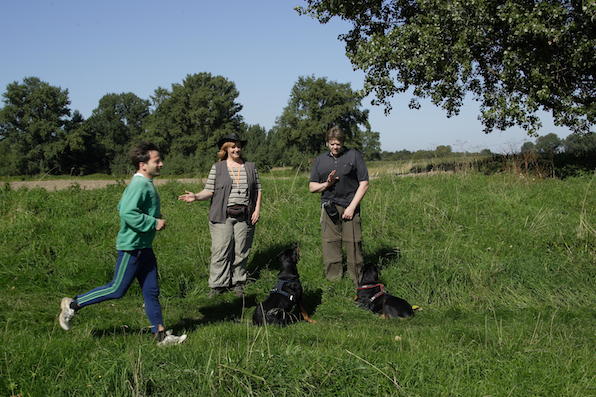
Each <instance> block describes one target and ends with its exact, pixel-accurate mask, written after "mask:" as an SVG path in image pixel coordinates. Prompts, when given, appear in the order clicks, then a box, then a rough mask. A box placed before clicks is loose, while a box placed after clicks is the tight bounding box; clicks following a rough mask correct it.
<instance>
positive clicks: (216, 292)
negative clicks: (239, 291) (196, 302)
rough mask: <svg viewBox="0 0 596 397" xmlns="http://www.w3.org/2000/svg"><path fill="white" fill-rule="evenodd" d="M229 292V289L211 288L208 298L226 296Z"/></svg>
mask: <svg viewBox="0 0 596 397" xmlns="http://www.w3.org/2000/svg"><path fill="white" fill-rule="evenodd" d="M227 290H228V289H227V288H224V287H215V288H211V290H210V291H209V293H208V294H207V296H208V297H209V298H213V297H214V296H217V295H221V294H224V293H225V292H226V291H227Z"/></svg>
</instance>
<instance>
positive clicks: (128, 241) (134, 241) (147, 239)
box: [116, 174, 160, 251]
mask: <svg viewBox="0 0 596 397" xmlns="http://www.w3.org/2000/svg"><path fill="white" fill-rule="evenodd" d="M118 211H119V213H120V231H119V232H118V237H117V238H116V249H117V250H122V251H130V250H136V249H141V248H151V244H152V243H153V238H154V237H155V226H156V224H157V218H158V217H160V206H159V194H157V190H156V189H155V186H153V181H152V180H151V179H149V178H145V177H144V176H142V175H140V174H135V175H134V176H133V177H132V180H131V181H130V183H129V184H128V186H127V187H126V189H125V190H124V193H123V194H122V198H121V199H120V203H118Z"/></svg>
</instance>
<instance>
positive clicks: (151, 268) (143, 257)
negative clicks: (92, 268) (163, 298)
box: [58, 143, 186, 345]
mask: <svg viewBox="0 0 596 397" xmlns="http://www.w3.org/2000/svg"><path fill="white" fill-rule="evenodd" d="M130 157H131V160H132V163H133V164H134V166H135V168H136V169H137V172H136V174H134V176H133V177H132V180H131V181H130V183H129V185H128V186H127V187H126V189H125V190H124V193H123V194H122V198H121V199H120V203H119V204H118V211H119V213H120V231H119V232H118V236H117V238H116V249H117V250H118V259H117V261H116V270H115V271H114V278H113V280H112V281H111V282H109V283H108V284H106V285H104V286H101V287H97V288H94V289H92V290H90V291H88V292H86V293H84V294H81V295H77V296H75V297H74V299H71V298H62V301H61V303H60V309H61V311H60V315H59V316H58V322H59V323H60V326H61V327H62V328H63V329H64V330H66V331H68V330H69V329H70V328H71V320H72V318H73V317H74V316H75V314H76V313H77V311H78V310H80V309H82V308H83V307H85V306H89V305H93V304H96V303H99V302H103V301H105V300H109V299H118V298H121V297H122V296H124V294H125V293H126V291H127V290H128V287H130V285H131V284H132V282H133V280H134V279H135V278H137V279H138V280H139V284H140V285H141V289H142V291H143V299H144V301H145V312H146V314H147V317H148V318H149V321H150V322H151V330H152V332H153V333H154V334H155V338H156V340H157V343H158V344H159V345H170V344H178V343H182V342H184V340H185V339H186V335H181V336H176V335H172V333H171V332H170V331H166V328H165V326H164V325H163V316H162V313H161V305H160V303H159V282H158V276H157V260H156V259H155V255H154V254H153V248H152V243H153V238H154V237H155V232H156V231H160V230H164V229H165V227H166V221H165V219H163V218H162V216H161V212H160V203H159V194H158V193H157V190H156V189H155V186H153V177H155V176H158V175H159V171H160V169H161V167H163V161H162V160H161V157H160V155H159V150H158V149H157V147H156V146H155V145H153V144H152V143H141V144H139V145H138V146H135V147H134V148H133V149H132V150H131V152H130Z"/></svg>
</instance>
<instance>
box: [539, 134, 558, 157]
mask: <svg viewBox="0 0 596 397" xmlns="http://www.w3.org/2000/svg"><path fill="white" fill-rule="evenodd" d="M560 146H561V138H559V137H558V136H557V134H554V133H552V132H551V133H550V134H546V135H543V136H539V137H538V138H536V151H537V152H538V153H541V154H548V155H551V156H553V155H554V154H555V153H557V152H558V150H559V147H560Z"/></svg>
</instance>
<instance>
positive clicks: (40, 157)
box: [0, 77, 70, 174]
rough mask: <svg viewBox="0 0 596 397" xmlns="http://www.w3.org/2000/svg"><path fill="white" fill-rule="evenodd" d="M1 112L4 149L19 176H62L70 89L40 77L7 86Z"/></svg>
mask: <svg viewBox="0 0 596 397" xmlns="http://www.w3.org/2000/svg"><path fill="white" fill-rule="evenodd" d="M2 96H3V97H4V107H3V108H2V109H0V144H2V145H3V146H4V147H3V149H2V150H1V151H2V152H3V154H4V155H8V156H9V158H10V159H11V161H13V162H14V165H13V166H12V170H13V172H15V173H18V174H35V173H40V172H50V173H60V172H62V171H63V170H62V167H61V164H60V156H61V154H62V152H63V149H64V142H65V140H64V138H65V125H66V124H67V122H68V116H70V108H69V107H68V105H69V104H70V100H69V99H68V90H63V89H61V88H60V87H54V86H51V85H50V84H48V83H46V82H44V81H41V80H40V79H39V78H37V77H26V78H24V79H23V83H22V84H20V83H18V82H16V81H15V82H13V83H10V84H8V86H7V87H6V92H5V93H4V94H3V95H2Z"/></svg>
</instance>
